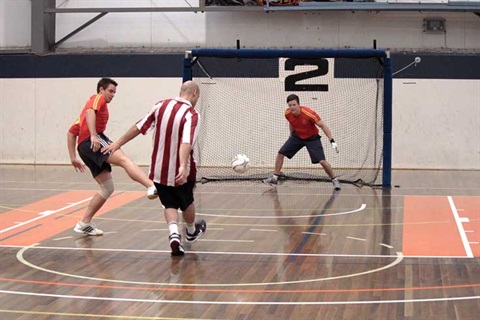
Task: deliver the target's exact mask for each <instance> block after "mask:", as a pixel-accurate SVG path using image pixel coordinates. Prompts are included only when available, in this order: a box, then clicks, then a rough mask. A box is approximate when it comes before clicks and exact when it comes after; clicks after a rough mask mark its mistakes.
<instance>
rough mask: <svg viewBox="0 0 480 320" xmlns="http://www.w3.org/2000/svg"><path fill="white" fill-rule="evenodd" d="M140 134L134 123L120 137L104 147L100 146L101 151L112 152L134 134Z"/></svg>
mask: <svg viewBox="0 0 480 320" xmlns="http://www.w3.org/2000/svg"><path fill="white" fill-rule="evenodd" d="M139 134H140V130H138V128H137V126H136V125H133V126H131V127H130V128H129V129H128V130H127V132H125V134H124V135H122V136H121V137H120V139H118V140H117V141H115V142H113V143H111V144H109V145H108V146H106V147H103V148H102V153H104V154H105V153H114V152H115V151H117V150H118V149H120V148H121V147H122V146H123V145H124V144H126V143H127V142H129V141H130V140H132V139H134V138H135V137H136V136H138V135H139Z"/></svg>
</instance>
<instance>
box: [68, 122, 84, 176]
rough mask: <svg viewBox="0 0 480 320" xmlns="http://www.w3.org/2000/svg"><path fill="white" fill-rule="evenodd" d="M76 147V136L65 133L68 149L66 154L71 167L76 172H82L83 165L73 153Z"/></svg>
mask: <svg viewBox="0 0 480 320" xmlns="http://www.w3.org/2000/svg"><path fill="white" fill-rule="evenodd" d="M76 145H77V136H76V135H74V134H73V133H71V132H70V131H68V133H67V147H68V154H69V156H70V161H71V163H72V166H73V167H74V168H75V171H77V172H84V171H85V166H84V165H83V163H82V162H81V161H80V160H78V159H77V153H76V151H75V146H76Z"/></svg>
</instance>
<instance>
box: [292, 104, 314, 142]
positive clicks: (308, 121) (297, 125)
mask: <svg viewBox="0 0 480 320" xmlns="http://www.w3.org/2000/svg"><path fill="white" fill-rule="evenodd" d="M285 118H287V120H288V122H290V125H291V126H292V127H293V130H294V131H295V133H296V134H297V136H298V137H299V138H300V139H308V138H311V137H313V136H315V135H317V134H318V128H317V126H316V125H315V123H316V122H317V121H320V120H321V118H320V116H319V115H318V114H317V113H316V112H315V111H313V110H312V109H310V108H307V107H302V106H301V107H300V114H299V115H298V116H294V115H293V114H292V111H291V110H290V109H287V110H285Z"/></svg>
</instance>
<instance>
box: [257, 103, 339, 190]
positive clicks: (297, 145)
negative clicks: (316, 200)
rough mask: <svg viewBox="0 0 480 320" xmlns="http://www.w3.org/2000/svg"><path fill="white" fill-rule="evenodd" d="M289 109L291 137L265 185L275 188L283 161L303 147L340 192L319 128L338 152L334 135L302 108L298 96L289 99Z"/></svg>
mask: <svg viewBox="0 0 480 320" xmlns="http://www.w3.org/2000/svg"><path fill="white" fill-rule="evenodd" d="M287 104H288V108H287V110H285V118H286V119H287V120H288V122H289V125H290V137H289V138H288V140H287V141H286V142H285V144H284V145H283V146H282V147H281V148H280V150H279V151H278V154H277V158H276V159H275V171H274V172H273V175H272V176H271V177H270V178H267V179H265V180H263V183H265V184H269V185H271V186H275V185H276V184H277V182H278V176H279V174H280V170H282V166H283V160H284V159H285V157H287V158H288V159H291V158H293V156H294V155H295V154H296V153H297V152H298V151H299V150H300V149H302V148H303V147H307V150H308V153H309V155H310V159H311V160H312V163H320V165H321V166H322V167H323V169H324V170H325V172H326V173H327V174H328V176H329V177H330V179H332V183H333V187H334V189H335V190H340V188H341V187H340V182H339V181H338V179H337V178H336V177H335V174H334V173H333V169H332V166H331V165H330V163H328V162H327V160H325V153H324V151H323V146H322V142H321V141H320V136H319V135H318V128H317V126H318V127H319V128H321V129H322V131H323V132H324V133H325V135H326V136H327V138H328V140H330V143H331V144H332V147H333V148H334V149H335V151H337V152H338V148H337V144H336V143H335V140H334V139H333V137H332V133H331V131H330V129H329V128H328V127H327V125H326V124H325V123H324V122H323V121H322V119H321V118H320V116H319V115H318V114H317V113H316V112H315V111H313V110H312V109H310V108H307V107H303V106H300V98H299V97H298V96H297V95H296V94H291V95H289V96H288V97H287Z"/></svg>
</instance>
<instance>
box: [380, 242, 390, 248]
mask: <svg viewBox="0 0 480 320" xmlns="http://www.w3.org/2000/svg"><path fill="white" fill-rule="evenodd" d="M379 245H381V246H384V247H387V248H389V249H393V246H391V245H389V244H386V243H379Z"/></svg>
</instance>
